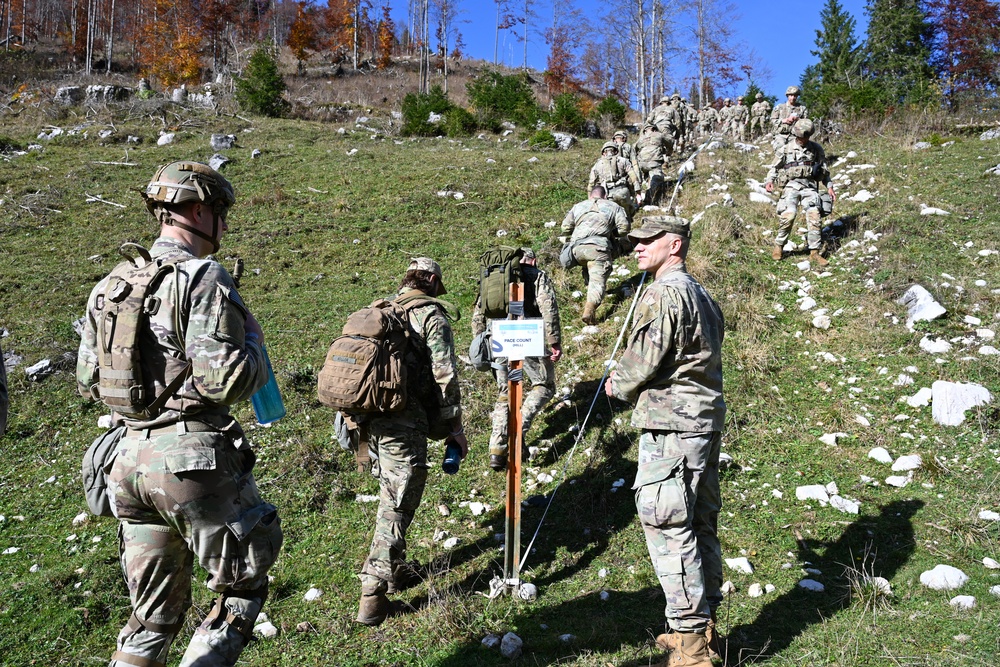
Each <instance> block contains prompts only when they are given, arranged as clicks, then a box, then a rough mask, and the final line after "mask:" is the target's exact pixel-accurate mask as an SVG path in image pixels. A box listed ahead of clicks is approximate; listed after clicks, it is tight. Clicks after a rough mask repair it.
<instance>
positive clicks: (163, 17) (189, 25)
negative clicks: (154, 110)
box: [138, 0, 202, 86]
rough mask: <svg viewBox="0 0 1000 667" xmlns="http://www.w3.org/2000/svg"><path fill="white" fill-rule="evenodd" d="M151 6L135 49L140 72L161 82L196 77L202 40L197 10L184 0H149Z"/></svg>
mask: <svg viewBox="0 0 1000 667" xmlns="http://www.w3.org/2000/svg"><path fill="white" fill-rule="evenodd" d="M152 9H153V16H152V20H150V21H147V22H146V23H145V24H144V25H143V26H142V28H141V33H142V39H141V40H140V42H139V49H138V51H139V53H138V55H139V65H140V68H141V70H142V72H143V74H145V75H146V76H149V77H151V78H155V79H157V80H158V81H159V82H160V83H161V84H162V85H164V86H173V85H176V84H179V83H189V82H195V81H197V80H198V77H199V76H200V74H201V53H200V52H201V41H202V40H201V34H200V31H199V29H198V16H197V14H195V12H193V11H192V10H191V5H190V3H188V2H184V0H153V3H152Z"/></svg>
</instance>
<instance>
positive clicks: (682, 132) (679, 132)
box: [670, 95, 687, 150]
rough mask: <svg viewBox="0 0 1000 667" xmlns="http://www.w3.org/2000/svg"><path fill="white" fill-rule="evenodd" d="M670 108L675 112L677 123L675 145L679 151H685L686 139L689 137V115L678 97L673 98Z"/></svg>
mask: <svg viewBox="0 0 1000 667" xmlns="http://www.w3.org/2000/svg"><path fill="white" fill-rule="evenodd" d="M670 107H671V108H672V109H673V110H674V117H675V118H676V122H677V127H676V129H675V131H674V143H675V144H676V145H677V148H678V150H684V137H685V136H686V135H687V113H685V111H684V105H683V104H681V98H680V97H678V96H676V95H674V97H673V98H671V100H670Z"/></svg>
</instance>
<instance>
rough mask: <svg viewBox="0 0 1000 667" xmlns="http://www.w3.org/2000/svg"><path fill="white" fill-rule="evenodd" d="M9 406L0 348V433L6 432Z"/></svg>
mask: <svg viewBox="0 0 1000 667" xmlns="http://www.w3.org/2000/svg"><path fill="white" fill-rule="evenodd" d="M9 408H10V398H9V396H8V394H7V365H6V364H4V362H3V350H0V435H3V434H4V433H6V432H7V410H8V409H9Z"/></svg>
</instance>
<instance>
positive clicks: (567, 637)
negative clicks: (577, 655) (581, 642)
mask: <svg viewBox="0 0 1000 667" xmlns="http://www.w3.org/2000/svg"><path fill="white" fill-rule="evenodd" d="M559 641H561V642H563V643H564V644H569V643H570V642H575V641H576V635H571V634H569V633H567V634H565V635H559Z"/></svg>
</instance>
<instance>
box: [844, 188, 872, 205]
mask: <svg viewBox="0 0 1000 667" xmlns="http://www.w3.org/2000/svg"><path fill="white" fill-rule="evenodd" d="M874 197H875V195H873V194H872V193H870V192H868V191H867V190H859V191H858V193H857V194H856V195H854V196H853V197H848V199H849V200H850V201H856V202H862V203H864V202H866V201H869V200H870V199H873V198H874Z"/></svg>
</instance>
